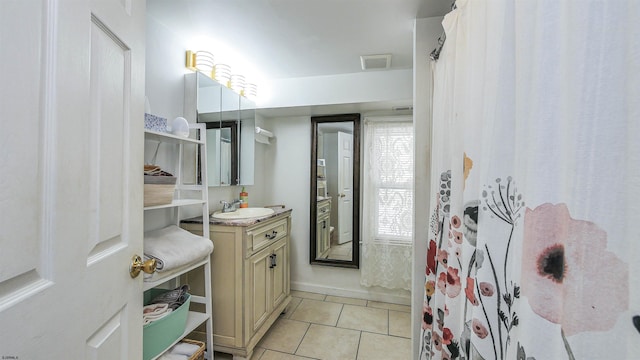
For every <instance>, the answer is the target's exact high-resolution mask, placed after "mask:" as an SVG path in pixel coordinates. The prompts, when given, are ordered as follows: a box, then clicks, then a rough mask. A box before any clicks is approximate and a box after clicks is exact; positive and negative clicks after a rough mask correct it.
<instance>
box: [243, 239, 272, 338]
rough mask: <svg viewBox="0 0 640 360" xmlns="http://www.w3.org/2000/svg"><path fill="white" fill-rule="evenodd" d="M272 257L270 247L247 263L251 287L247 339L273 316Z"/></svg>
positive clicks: (248, 282) (249, 290) (248, 283)
mask: <svg viewBox="0 0 640 360" xmlns="http://www.w3.org/2000/svg"><path fill="white" fill-rule="evenodd" d="M271 255H272V248H271V247H268V248H266V249H263V250H262V251H259V252H258V253H256V254H254V255H253V256H251V258H249V261H247V266H248V267H249V269H248V272H247V274H248V276H249V279H248V280H249V281H247V283H246V285H247V286H249V287H250V289H248V291H247V294H248V295H249V301H248V302H247V306H248V307H249V309H247V310H248V315H249V316H248V319H247V320H248V321H249V326H248V327H247V329H245V331H247V332H248V334H247V335H248V336H247V337H246V338H247V339H249V338H251V336H253V334H254V333H255V332H256V330H258V328H260V326H261V325H262V324H263V323H264V321H265V320H266V319H267V317H268V316H269V315H270V314H271V309H272V305H271V301H270V300H271V296H270V284H271V272H272V271H271V268H270V266H271V258H272V257H271Z"/></svg>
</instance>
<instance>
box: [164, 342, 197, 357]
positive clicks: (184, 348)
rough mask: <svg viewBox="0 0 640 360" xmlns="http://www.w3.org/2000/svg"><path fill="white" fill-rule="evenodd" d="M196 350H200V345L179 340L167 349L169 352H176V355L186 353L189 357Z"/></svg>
mask: <svg viewBox="0 0 640 360" xmlns="http://www.w3.org/2000/svg"><path fill="white" fill-rule="evenodd" d="M198 350H200V346H198V345H196V344H189V343H186V342H179V343H177V344H176V345H175V346H174V347H172V348H171V350H169V353H171V354H177V355H186V356H189V357H190V356H191V355H193V354H195V353H196V351H198Z"/></svg>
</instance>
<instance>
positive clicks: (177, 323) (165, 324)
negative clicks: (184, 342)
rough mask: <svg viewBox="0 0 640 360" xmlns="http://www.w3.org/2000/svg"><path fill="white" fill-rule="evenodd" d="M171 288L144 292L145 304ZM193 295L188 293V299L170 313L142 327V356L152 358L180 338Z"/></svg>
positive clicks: (146, 359)
mask: <svg viewBox="0 0 640 360" xmlns="http://www.w3.org/2000/svg"><path fill="white" fill-rule="evenodd" d="M167 291H170V290H167V289H149V290H147V291H145V292H144V304H145V305H148V304H149V302H151V300H152V299H153V298H154V297H156V296H158V295H160V294H162V293H164V292H167ZM190 303H191V295H189V294H187V300H185V302H184V303H183V304H182V305H181V306H180V307H179V308H177V309H175V310H174V311H172V312H171V313H170V314H169V315H167V316H165V317H163V318H162V319H160V320H156V321H154V322H152V323H150V324H147V325H145V326H144V327H143V329H142V358H143V359H144V360H150V359H153V358H154V357H156V356H157V355H158V354H160V353H161V352H162V351H164V350H166V349H167V348H168V347H169V345H171V344H172V343H173V342H174V341H176V340H178V339H179V338H180V337H181V336H182V333H184V329H185V327H186V325H187V315H189V304H190Z"/></svg>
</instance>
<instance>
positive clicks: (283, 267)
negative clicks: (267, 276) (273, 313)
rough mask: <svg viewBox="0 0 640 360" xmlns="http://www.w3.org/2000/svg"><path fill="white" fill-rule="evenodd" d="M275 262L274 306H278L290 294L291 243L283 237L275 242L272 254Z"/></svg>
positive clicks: (273, 271)
mask: <svg viewBox="0 0 640 360" xmlns="http://www.w3.org/2000/svg"><path fill="white" fill-rule="evenodd" d="M271 256H273V259H274V264H275V266H273V267H272V268H271V270H272V274H271V275H272V276H273V281H272V286H271V290H272V291H271V294H272V308H274V309H275V308H276V307H278V305H280V303H281V302H282V301H284V299H286V298H287V296H288V295H289V292H290V291H289V281H288V280H289V243H288V242H287V239H281V240H279V241H278V242H277V243H275V244H273V251H272V255H271Z"/></svg>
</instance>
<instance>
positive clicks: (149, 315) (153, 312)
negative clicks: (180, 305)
mask: <svg viewBox="0 0 640 360" xmlns="http://www.w3.org/2000/svg"><path fill="white" fill-rule="evenodd" d="M172 311H173V309H171V308H169V304H165V303H159V304H151V305H147V306H145V307H143V308H142V314H143V315H142V324H143V325H147V324H150V323H152V322H154V321H156V320H160V319H162V318H163V317H165V316H167V315H169V314H170V313H171V312H172Z"/></svg>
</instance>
